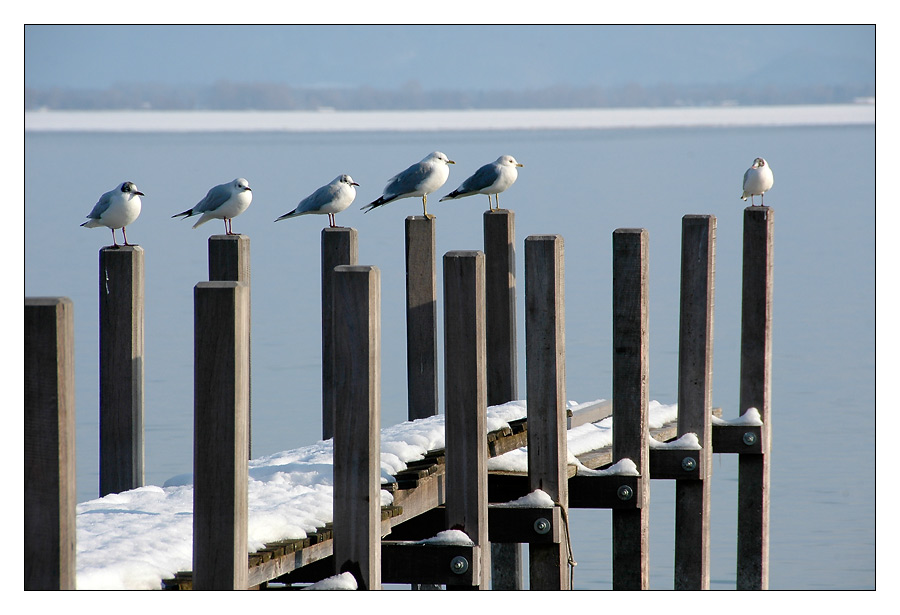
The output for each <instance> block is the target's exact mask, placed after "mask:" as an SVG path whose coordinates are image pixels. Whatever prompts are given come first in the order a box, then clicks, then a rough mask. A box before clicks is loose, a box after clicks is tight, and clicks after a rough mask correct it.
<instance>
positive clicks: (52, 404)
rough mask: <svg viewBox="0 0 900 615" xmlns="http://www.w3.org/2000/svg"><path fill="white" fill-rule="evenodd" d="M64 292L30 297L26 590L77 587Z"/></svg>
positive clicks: (70, 338) (69, 345) (71, 383)
mask: <svg viewBox="0 0 900 615" xmlns="http://www.w3.org/2000/svg"><path fill="white" fill-rule="evenodd" d="M74 331H75V327H74V324H73V305H72V301H71V300H70V299H68V298H67V297H26V298H25V331H24V333H25V336H24V337H25V364H24V371H25V420H24V430H25V445H24V447H25V485H24V487H25V514H24V516H25V589H26V590H52V589H75V504H76V491H75V366H74V363H75V350H74V346H75V344H74Z"/></svg>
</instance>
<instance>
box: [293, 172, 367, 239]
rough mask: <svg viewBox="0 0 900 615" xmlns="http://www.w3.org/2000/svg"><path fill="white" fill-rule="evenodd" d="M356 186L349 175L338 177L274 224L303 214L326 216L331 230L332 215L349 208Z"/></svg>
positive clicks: (333, 226) (332, 226)
mask: <svg viewBox="0 0 900 615" xmlns="http://www.w3.org/2000/svg"><path fill="white" fill-rule="evenodd" d="M358 185H359V184H357V183H356V182H355V181H353V178H352V177H350V176H349V175H347V174H344V175H338V176H337V177H335V178H334V180H332V182H331V183H330V184H328V185H325V186H322V187H321V188H319V189H318V190H316V191H315V192H313V193H312V194H310V195H309V196H308V197H306V198H305V199H303V200H302V201H300V204H299V205H297V207H296V208H294V210H293V211H289V212H287V213H286V214H284V215H283V216H279V217H278V218H276V219H275V222H278V221H279V220H287V219H288V218H295V217H297V216H302V215H305V214H328V224H329V226H331V228H335V224H334V214H337V213H340V212H342V211H344V210H345V209H347V208H348V207H350V204H351V203H352V202H353V199H355V198H356V186H358Z"/></svg>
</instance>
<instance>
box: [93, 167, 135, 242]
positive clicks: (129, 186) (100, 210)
mask: <svg viewBox="0 0 900 615" xmlns="http://www.w3.org/2000/svg"><path fill="white" fill-rule="evenodd" d="M142 196H144V193H143V192H141V191H140V190H138V189H137V186H135V185H134V183H132V182H122V183H121V184H119V185H118V187H116V188H114V189H113V190H110V191H109V192H104V193H103V196H101V197H100V200H99V201H97V204H96V205H94V208H93V209H92V210H91V213H89V214H88V215H87V217H88V218H89V219H88V221H87V222H85V223H83V224H82V225H81V226H85V227H87V228H95V227H98V226H105V227H107V228H109V229H110V230H111V231H112V236H113V246H114V247H116V248H118V247H119V244H118V243H116V229H117V228H120V229H122V238H123V239H124V240H125V245H126V246H130V245H132V244H130V243H128V237H127V236H126V235H125V227H126V226H128V225H129V224H131V223H132V222H134V221H135V220H137V218H138V216H139V215H141V197H142Z"/></svg>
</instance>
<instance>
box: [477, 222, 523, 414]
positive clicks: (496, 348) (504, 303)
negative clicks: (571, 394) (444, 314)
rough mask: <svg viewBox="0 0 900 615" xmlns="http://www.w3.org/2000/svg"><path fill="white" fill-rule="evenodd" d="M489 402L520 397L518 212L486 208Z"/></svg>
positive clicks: (486, 311)
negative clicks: (517, 285) (517, 260)
mask: <svg viewBox="0 0 900 615" xmlns="http://www.w3.org/2000/svg"><path fill="white" fill-rule="evenodd" d="M484 287H485V315H486V318H487V398H488V401H487V403H488V406H496V405H498V404H505V403H506V402H508V401H514V400H516V399H517V398H518V392H517V391H518V382H517V379H518V373H517V372H518V365H517V360H518V357H517V352H516V216H515V213H513V212H511V211H509V210H507V209H499V210H493V211H486V212H484Z"/></svg>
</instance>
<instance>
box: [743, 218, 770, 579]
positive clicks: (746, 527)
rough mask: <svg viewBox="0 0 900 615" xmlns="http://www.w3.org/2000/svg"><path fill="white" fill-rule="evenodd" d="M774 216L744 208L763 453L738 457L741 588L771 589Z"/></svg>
mask: <svg viewBox="0 0 900 615" xmlns="http://www.w3.org/2000/svg"><path fill="white" fill-rule="evenodd" d="M774 213H775V212H774V211H772V210H771V209H769V208H768V207H746V208H745V209H744V262H743V286H742V289H743V290H742V308H741V381H740V413H741V415H743V414H745V413H746V412H747V410H749V409H750V408H756V409H757V410H758V411H759V414H760V417H761V418H762V421H763V426H762V431H761V435H762V437H761V440H762V442H761V446H762V450H761V452H760V453H747V454H740V455H739V456H738V549H737V589H768V586H769V470H770V468H769V464H770V459H769V457H770V456H769V452H770V450H771V436H772V425H771V421H772V416H771V401H772V285H773V276H772V270H773V258H774V250H773V246H774Z"/></svg>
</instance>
